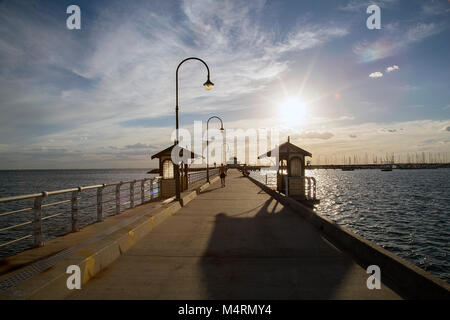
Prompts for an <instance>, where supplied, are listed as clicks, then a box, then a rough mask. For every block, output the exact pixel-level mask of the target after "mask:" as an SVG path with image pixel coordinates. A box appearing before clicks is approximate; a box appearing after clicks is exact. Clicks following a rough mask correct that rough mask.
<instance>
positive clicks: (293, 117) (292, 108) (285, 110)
mask: <svg viewBox="0 0 450 320" xmlns="http://www.w3.org/2000/svg"><path fill="white" fill-rule="evenodd" d="M278 115H279V119H280V120H281V121H282V122H283V123H284V124H285V125H287V126H290V127H297V126H300V125H303V124H305V123H306V118H307V112H306V105H305V103H304V102H303V101H302V100H301V99H300V98H298V97H290V98H286V99H285V100H283V101H282V102H281V103H280V104H279V105H278Z"/></svg>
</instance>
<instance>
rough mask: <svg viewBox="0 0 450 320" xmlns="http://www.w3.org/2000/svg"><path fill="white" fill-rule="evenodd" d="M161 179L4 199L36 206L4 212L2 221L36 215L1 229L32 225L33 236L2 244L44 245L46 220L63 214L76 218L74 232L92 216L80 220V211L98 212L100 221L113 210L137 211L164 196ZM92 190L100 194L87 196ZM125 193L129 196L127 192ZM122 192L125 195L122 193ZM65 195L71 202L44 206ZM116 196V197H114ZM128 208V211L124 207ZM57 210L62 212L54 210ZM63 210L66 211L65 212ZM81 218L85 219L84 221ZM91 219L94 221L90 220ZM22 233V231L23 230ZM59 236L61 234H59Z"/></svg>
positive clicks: (139, 180)
mask: <svg viewBox="0 0 450 320" xmlns="http://www.w3.org/2000/svg"><path fill="white" fill-rule="evenodd" d="M160 183H161V177H152V178H144V179H136V180H130V181H120V182H117V183H109V184H98V185H91V186H80V187H76V188H69V189H61V190H54V191H43V192H40V193H33V194H26V195H19V196H10V197H3V198H0V204H6V203H11V202H13V201H21V200H30V199H34V204H33V205H32V206H29V205H28V207H26V208H20V209H17V208H15V209H14V210H10V211H6V212H1V213H0V218H2V217H4V216H9V215H13V214H17V213H22V212H27V214H30V213H32V214H33V216H32V217H31V219H28V220H29V221H26V222H23V221H21V222H20V223H17V224H15V225H9V226H4V227H1V228H0V232H3V231H7V230H10V229H15V228H19V227H25V226H28V225H31V229H32V230H30V231H29V232H28V233H31V234H29V235H27V236H21V237H20V238H17V239H15V240H11V241H8V242H6V243H0V248H2V247H4V246H7V245H10V244H13V243H16V242H19V241H22V240H26V239H29V238H34V246H35V247H37V246H41V245H42V238H43V237H42V222H44V221H46V220H50V219H52V218H55V217H58V216H61V215H63V214H70V215H71V217H72V219H71V220H72V221H71V222H72V232H75V231H78V230H79V222H80V221H82V222H83V221H84V220H85V219H84V217H88V218H89V215H86V214H85V215H84V217H78V214H79V213H80V212H83V213H86V210H88V211H89V212H88V213H92V212H96V214H97V219H96V221H102V220H103V212H108V213H109V214H110V213H114V211H112V212H111V210H112V209H115V213H116V214H118V213H120V212H122V211H123V210H126V209H128V208H133V207H134V206H135V205H136V204H144V203H146V202H149V201H153V200H155V199H158V198H159V197H160V196H161V185H160ZM123 185H127V186H128V187H126V188H121V186H123ZM109 187H115V189H114V190H112V191H108V192H103V190H104V189H105V188H109ZM88 190H96V193H89V194H87V195H86V194H83V192H84V191H88ZM124 192H125V193H124ZM121 193H122V194H121ZM62 194H70V195H71V197H70V199H61V198H59V199H55V200H56V201H53V202H50V203H43V202H44V200H45V199H47V198H49V197H52V196H57V195H62ZM114 194H115V196H114ZM80 201H83V203H84V204H85V205H84V206H80V205H79V202H80ZM110 202H115V205H114V206H113V207H110V208H106V206H105V204H106V203H110ZM64 204H70V207H69V208H68V210H65V211H64V209H61V205H64ZM125 205H126V206H127V207H126V208H124V206H125ZM53 208H55V209H56V210H58V208H59V210H58V212H56V210H53V212H52V211H51V209H53ZM43 210H50V211H49V213H50V214H49V215H47V216H43ZM61 210H63V211H61ZM80 218H81V219H80ZM90 219H91V218H90ZM93 222H95V221H90V222H88V223H93ZM20 230H21V229H20ZM56 236H58V235H56Z"/></svg>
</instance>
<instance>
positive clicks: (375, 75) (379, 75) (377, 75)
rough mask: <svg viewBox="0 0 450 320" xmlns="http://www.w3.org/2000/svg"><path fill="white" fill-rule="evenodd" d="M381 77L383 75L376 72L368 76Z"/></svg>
mask: <svg viewBox="0 0 450 320" xmlns="http://www.w3.org/2000/svg"><path fill="white" fill-rule="evenodd" d="M382 76H383V74H382V73H381V72H379V71H377V72H372V73H371V74H369V77H370V78H381V77H382Z"/></svg>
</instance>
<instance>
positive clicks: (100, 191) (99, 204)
mask: <svg viewBox="0 0 450 320" xmlns="http://www.w3.org/2000/svg"><path fill="white" fill-rule="evenodd" d="M104 188H105V185H104V184H103V187H100V188H97V221H98V222H100V221H103V189H104Z"/></svg>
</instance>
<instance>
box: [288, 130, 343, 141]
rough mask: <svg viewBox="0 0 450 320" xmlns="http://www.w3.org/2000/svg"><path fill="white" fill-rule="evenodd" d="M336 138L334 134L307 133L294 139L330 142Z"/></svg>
mask: <svg viewBox="0 0 450 320" xmlns="http://www.w3.org/2000/svg"><path fill="white" fill-rule="evenodd" d="M332 137H334V134H332V133H331V132H314V131H311V132H305V133H302V134H299V135H296V136H294V138H302V139H321V140H328V139H331V138H332Z"/></svg>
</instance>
